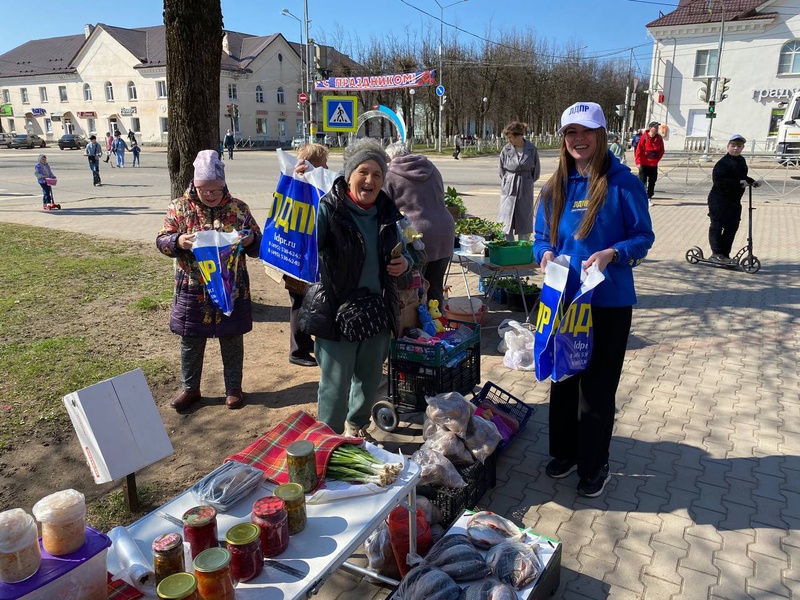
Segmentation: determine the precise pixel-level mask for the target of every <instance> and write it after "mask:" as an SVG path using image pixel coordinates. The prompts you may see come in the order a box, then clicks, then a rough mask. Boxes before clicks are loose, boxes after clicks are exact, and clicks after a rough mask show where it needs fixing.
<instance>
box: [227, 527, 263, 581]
mask: <svg viewBox="0 0 800 600" xmlns="http://www.w3.org/2000/svg"><path fill="white" fill-rule="evenodd" d="M260 533H261V530H260V529H259V528H258V525H256V524H254V523H239V524H238V525H234V526H233V527H231V528H230V529H229V530H228V533H226V534H225V544H226V545H227V547H228V550H229V551H230V553H231V573H232V574H233V580H234V581H235V582H236V583H238V582H240V581H250V580H251V579H253V578H255V577H258V576H259V575H260V574H261V571H263V570H264V552H263V551H262V550H261V537H260Z"/></svg>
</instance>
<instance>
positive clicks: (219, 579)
mask: <svg viewBox="0 0 800 600" xmlns="http://www.w3.org/2000/svg"><path fill="white" fill-rule="evenodd" d="M194 576H195V578H196V579H197V592H198V593H199V594H200V598H202V599H203V600H233V598H234V597H235V596H234V594H235V592H234V590H233V586H234V583H233V574H232V573H231V553H230V551H228V550H227V549H226V548H209V549H208V550H203V551H202V552H201V553H200V554H198V555H197V558H195V559H194Z"/></svg>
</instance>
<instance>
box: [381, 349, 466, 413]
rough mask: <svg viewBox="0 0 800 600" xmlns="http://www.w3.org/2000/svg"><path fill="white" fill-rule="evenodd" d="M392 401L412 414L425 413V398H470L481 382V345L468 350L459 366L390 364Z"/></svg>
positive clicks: (401, 362) (402, 362) (412, 363)
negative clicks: (450, 394)
mask: <svg viewBox="0 0 800 600" xmlns="http://www.w3.org/2000/svg"><path fill="white" fill-rule="evenodd" d="M388 379H389V398H390V399H391V400H392V403H393V404H394V405H395V406H396V407H399V408H403V409H405V410H408V411H418V410H425V409H426V408H427V406H428V405H427V403H426V402H425V396H435V395H437V394H444V393H445V392H458V393H460V394H465V395H466V394H469V393H470V392H472V390H473V388H474V387H475V386H476V385H478V383H479V382H480V380H481V349H480V346H479V345H473V346H467V347H466V348H464V357H463V358H462V359H461V361H460V362H458V363H456V364H455V365H453V366H451V367H448V366H439V367H434V366H428V365H425V364H421V363H418V362H410V361H404V360H396V359H390V360H389V377H388Z"/></svg>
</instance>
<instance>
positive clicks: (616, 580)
mask: <svg viewBox="0 0 800 600" xmlns="http://www.w3.org/2000/svg"><path fill="white" fill-rule="evenodd" d="M614 554H615V555H616V556H617V557H618V560H617V566H616V568H615V569H614V570H613V571H612V572H610V573H608V574H606V576H605V578H604V579H603V581H605V582H606V583H608V584H610V585H611V586H612V589H613V590H614V593H617V591H618V588H624V589H627V590H630V591H632V592H634V593H636V594H638V595H639V597H641V594H642V593H644V584H643V583H642V581H641V573H642V570H643V569H644V567H645V566H649V565H650V556H647V555H643V554H639V553H637V552H632V551H630V550H628V549H626V548H621V547H619V546H617V547H616V548H615V549H614Z"/></svg>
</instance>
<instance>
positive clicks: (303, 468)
mask: <svg viewBox="0 0 800 600" xmlns="http://www.w3.org/2000/svg"><path fill="white" fill-rule="evenodd" d="M286 466H287V470H288V472H289V481H290V482H291V483H299V484H300V485H302V486H303V491H304V492H306V493H308V492H311V491H313V490H315V489H316V487H317V483H318V480H317V460H316V453H315V451H314V443H313V442H310V441H308V440H299V441H297V442H292V443H291V444H289V447H288V448H286Z"/></svg>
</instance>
